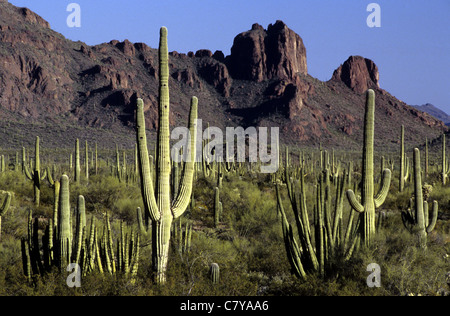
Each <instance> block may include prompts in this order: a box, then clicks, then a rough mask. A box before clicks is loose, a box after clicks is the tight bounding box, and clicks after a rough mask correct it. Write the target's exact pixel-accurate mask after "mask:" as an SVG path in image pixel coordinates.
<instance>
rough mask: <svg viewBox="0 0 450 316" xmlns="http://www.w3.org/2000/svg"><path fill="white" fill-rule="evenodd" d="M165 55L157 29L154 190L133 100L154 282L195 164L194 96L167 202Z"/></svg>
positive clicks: (162, 275) (162, 269) (161, 275)
mask: <svg viewBox="0 0 450 316" xmlns="http://www.w3.org/2000/svg"><path fill="white" fill-rule="evenodd" d="M168 61H169V56H168V49H167V29H166V28H165V27H162V28H161V30H160V42H159V121H158V136H157V155H156V156H157V158H156V168H155V171H154V172H155V173H156V185H155V186H156V190H155V188H154V187H153V180H152V176H151V173H150V161H149V155H148V149H147V138H146V134H145V118H144V103H143V101H142V99H138V100H137V110H136V123H137V124H136V131H137V133H136V136H137V143H138V152H139V173H140V177H141V193H142V199H143V201H144V209H145V212H146V213H147V215H148V216H149V218H150V219H151V220H152V247H153V251H152V264H153V269H154V271H155V279H156V282H157V283H165V281H166V270H167V260H168V257H169V245H170V229H171V226H172V221H173V220H174V219H175V218H178V217H179V216H181V215H182V214H183V213H184V212H185V211H186V208H187V206H188V204H189V199H190V196H191V192H192V182H193V175H194V165H195V151H196V150H195V144H196V130H197V126H196V125H197V124H196V119H197V103H198V100H197V98H196V97H192V99H191V109H190V113H189V132H190V134H189V135H190V138H189V140H188V143H189V141H190V148H188V155H187V157H189V159H188V161H187V162H185V165H184V169H183V174H182V175H181V182H180V187H179V190H178V193H177V196H176V197H174V200H173V201H171V198H170V196H171V194H170V172H171V159H170V144H169V141H170V131H169V64H168Z"/></svg>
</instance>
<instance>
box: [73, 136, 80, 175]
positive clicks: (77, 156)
mask: <svg viewBox="0 0 450 316" xmlns="http://www.w3.org/2000/svg"><path fill="white" fill-rule="evenodd" d="M80 173H81V165H80V140H79V139H78V138H77V139H76V141H75V176H74V181H75V182H80V179H81V176H80Z"/></svg>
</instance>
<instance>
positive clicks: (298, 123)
mask: <svg viewBox="0 0 450 316" xmlns="http://www.w3.org/2000/svg"><path fill="white" fill-rule="evenodd" d="M168 42H169V50H170V30H169V38H168ZM169 63H170V65H169V66H170V71H171V80H170V82H169V85H170V93H171V94H170V101H171V117H170V119H171V124H172V126H178V125H182V126H185V125H186V122H187V115H188V108H189V100H190V97H191V96H192V95H196V96H197V97H198V98H199V117H200V118H201V119H202V121H203V123H204V127H205V126H206V123H209V125H210V126H218V127H220V128H223V129H224V128H225V127H226V126H243V127H248V126H268V127H271V126H272V127H275V126H276V127H280V133H281V137H282V142H284V143H288V144H291V145H296V146H302V147H305V146H308V147H312V146H315V147H317V146H318V145H319V143H321V144H322V145H324V146H327V147H334V148H341V149H342V148H345V149H356V150H359V149H360V147H361V140H362V130H363V129H362V119H363V115H364V91H365V90H366V89H367V88H372V89H374V90H375V91H376V94H377V99H376V102H377V108H376V125H375V128H376V133H377V135H376V145H378V146H382V148H383V149H385V150H387V149H389V148H391V149H395V150H396V149H397V147H398V145H397V144H398V140H399V135H400V126H401V125H402V124H403V125H404V126H405V130H406V140H407V142H408V143H411V144H418V143H423V141H424V140H425V137H428V139H431V138H434V137H437V136H438V135H440V134H442V132H443V131H445V130H446V127H445V126H444V124H443V123H442V121H440V120H438V119H436V118H434V117H432V116H431V115H429V114H427V113H425V112H423V111H420V110H418V109H415V108H414V107H411V106H408V105H407V104H405V103H404V102H402V101H400V100H398V99H396V98H395V97H393V96H392V95H390V94H389V93H388V92H387V91H385V90H383V89H382V88H381V87H380V86H379V83H378V82H379V76H380V73H379V70H378V68H377V66H376V64H375V63H374V62H373V61H371V60H369V59H366V58H363V57H361V56H350V57H349V58H348V59H347V60H346V61H345V62H344V63H343V64H342V65H340V66H338V68H337V69H336V70H335V71H334V72H332V71H331V70H330V74H332V76H331V78H330V80H328V81H320V80H318V79H316V78H314V77H312V76H311V75H309V74H308V70H307V59H306V48H305V45H304V43H303V41H302V39H301V37H300V36H299V35H298V34H296V33H295V32H294V31H293V30H291V29H289V27H288V26H287V25H286V24H285V23H283V22H282V21H276V22H275V23H274V24H270V25H269V26H268V27H267V29H265V28H264V27H263V26H261V25H259V24H254V25H253V26H252V27H251V29H250V30H248V31H245V32H243V33H241V34H238V35H237V36H236V37H235V39H234V42H233V44H232V47H231V53H230V55H229V56H224V54H223V53H222V52H220V51H216V52H214V53H213V52H211V51H210V50H208V49H202V50H199V51H197V52H188V53H179V52H175V51H172V52H171V53H170V57H169ZM0 65H1V67H0V115H1V116H2V118H3V119H2V120H1V123H0V124H1V125H0V133H1V137H2V144H0V146H1V147H3V148H8V147H10V148H17V147H18V146H22V145H23V144H31V143H32V142H33V140H34V136H36V135H40V136H41V139H42V142H44V143H45V142H46V145H47V146H48V147H52V146H55V147H56V146H59V147H72V146H73V141H74V139H75V138H76V137H80V138H82V139H87V140H93V141H99V143H100V144H102V145H104V146H106V147H108V146H109V147H110V148H113V146H114V144H115V143H119V144H121V145H122V146H124V147H126V148H132V147H133V144H134V131H133V127H134V105H135V102H136V98H138V97H140V98H143V99H144V103H145V105H146V108H145V111H146V119H147V127H148V128H149V135H154V134H155V133H153V132H152V131H154V130H155V128H156V127H157V124H158V123H157V115H158V113H157V95H158V56H157V49H155V48H151V47H149V46H148V45H147V44H145V43H131V42H130V41H128V40H125V41H122V42H120V41H117V40H111V41H110V42H108V43H102V44H99V45H95V46H89V45H86V44H85V43H82V42H73V41H70V40H68V39H66V38H64V36H62V35H61V34H59V33H57V32H55V31H53V30H52V29H51V28H50V25H49V23H47V22H46V21H45V20H44V19H42V18H41V17H40V16H38V15H37V14H35V13H34V12H32V11H30V10H28V9H26V8H18V7H15V6H13V5H12V4H10V3H8V2H5V1H0Z"/></svg>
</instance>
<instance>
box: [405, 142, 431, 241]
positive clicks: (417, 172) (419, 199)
mask: <svg viewBox="0 0 450 316" xmlns="http://www.w3.org/2000/svg"><path fill="white" fill-rule="evenodd" d="M437 215H438V203H437V201H433V208H432V213H431V221H430V220H429V214H428V203H427V201H426V200H424V198H423V187H422V176H421V168H420V151H419V149H418V148H414V211H412V210H411V209H408V211H406V212H402V220H403V224H404V225H405V227H406V228H407V229H408V230H409V231H410V232H411V233H412V234H415V235H416V236H417V237H418V240H419V245H420V247H421V248H423V249H426V248H427V235H428V234H429V233H430V232H431V231H432V230H433V229H434V227H435V225H436V220H437Z"/></svg>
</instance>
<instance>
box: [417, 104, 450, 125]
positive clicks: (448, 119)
mask: <svg viewBox="0 0 450 316" xmlns="http://www.w3.org/2000/svg"><path fill="white" fill-rule="evenodd" d="M413 107H415V108H416V109H418V110H420V111H423V112H426V113H428V114H430V115H431V116H434V117H435V118H437V119H438V120H441V121H442V122H444V124H445V125H449V124H450V115H448V114H447V113H445V112H444V111H442V110H441V109H438V108H437V107H435V106H434V105H433V104H430V103H427V104H423V105H413Z"/></svg>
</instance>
